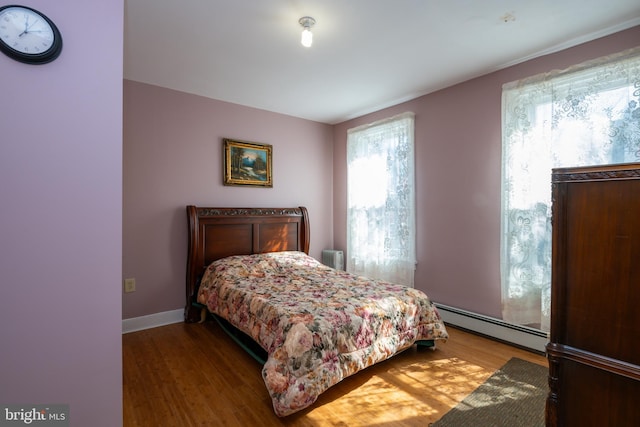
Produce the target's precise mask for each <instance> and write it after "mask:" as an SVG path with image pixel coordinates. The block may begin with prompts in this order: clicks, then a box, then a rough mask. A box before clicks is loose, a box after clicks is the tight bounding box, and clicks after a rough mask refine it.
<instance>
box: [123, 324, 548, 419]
mask: <svg viewBox="0 0 640 427" xmlns="http://www.w3.org/2000/svg"><path fill="white" fill-rule="evenodd" d="M447 329H448V331H449V335H450V338H449V340H448V341H447V342H438V346H437V349H436V350H435V351H432V350H429V349H417V348H416V347H415V346H414V347H413V348H411V349H409V350H406V351H405V352H403V353H401V354H399V355H396V356H395V357H393V358H392V359H390V360H387V361H385V362H383V363H380V364H378V365H375V366H372V367H370V368H368V369H366V370H364V371H362V372H360V373H358V374H356V375H353V376H351V377H349V378H346V379H345V380H343V381H342V382H340V383H339V384H337V385H336V386H334V387H332V388H331V389H329V390H328V391H326V392H325V393H324V394H322V395H321V396H320V398H319V399H318V401H317V402H316V403H315V404H314V405H313V406H312V407H311V408H308V409H306V410H304V411H301V412H298V413H296V414H293V415H291V416H289V417H285V418H278V417H277V416H276V415H275V414H274V413H273V408H272V406H271V400H270V398H269V395H268V393H267V390H266V388H265V385H264V382H263V380H262V376H261V366H260V365H259V363H258V362H256V361H255V360H254V359H253V358H251V357H250V356H249V355H248V354H246V353H245V352H244V350H242V349H241V348H240V347H239V346H238V345H237V344H236V343H235V342H233V341H232V340H231V339H230V338H229V337H228V336H226V334H225V333H224V332H223V331H222V330H221V329H220V327H219V326H218V325H217V324H216V323H214V322H206V323H204V324H185V323H177V324H173V325H168V326H163V327H159V328H154V329H148V330H145V331H140V332H133V333H129V334H125V335H123V338H122V340H123V377H124V378H123V384H124V386H123V406H124V426H125V427H128V426H129V427H132V426H154V427H157V426H171V427H177V426H267V427H268V426H349V427H352V426H420V427H423V426H427V425H429V423H431V422H434V421H436V420H438V419H440V417H442V416H443V415H444V414H445V413H446V412H447V411H449V409H451V408H453V407H454V406H455V405H456V404H457V403H458V402H459V401H461V400H462V399H463V398H464V397H465V396H467V394H469V393H470V392H471V391H473V390H474V389H475V388H476V387H478V386H479V385H480V384H481V383H482V382H484V381H485V380H486V379H487V378H488V377H489V376H490V375H491V374H492V373H493V372H494V371H496V370H497V369H498V368H500V367H501V366H502V365H503V364H504V363H506V362H507V360H509V359H510V358H511V357H519V358H521V359H525V360H529V361H531V362H535V363H538V364H541V365H544V366H547V361H546V359H545V357H544V356H542V355H538V354H535V353H531V352H528V351H526V350H521V349H518V348H515V347H511V346H509V345H506V344H502V343H498V342H495V341H492V340H488V339H486V338H482V337H479V336H476V335H473V334H469V333H466V332H464V331H461V330H458V329H455V328H453V327H451V326H448V328H447Z"/></svg>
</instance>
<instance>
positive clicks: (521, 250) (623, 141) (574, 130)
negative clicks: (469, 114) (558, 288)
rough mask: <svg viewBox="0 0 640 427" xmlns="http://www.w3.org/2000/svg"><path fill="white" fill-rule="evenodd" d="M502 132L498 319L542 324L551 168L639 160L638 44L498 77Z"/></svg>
mask: <svg viewBox="0 0 640 427" xmlns="http://www.w3.org/2000/svg"><path fill="white" fill-rule="evenodd" d="M502 132H503V141H502V150H503V152H502V154H503V156H502V157H503V158H502V165H503V166H502V186H503V188H502V236H501V250H502V254H501V275H502V307H503V319H504V320H506V321H508V322H512V323H516V324H522V325H531V326H533V327H536V328H540V329H542V330H549V315H550V304H551V302H550V299H551V294H550V286H551V221H550V219H551V169H552V168H554V167H568V166H586V165H597V164H608V163H624V162H637V161H640V48H635V49H631V50H628V51H625V52H622V53H620V54H617V55H612V56H609V57H606V58H600V59H598V60H595V61H590V62H588V63H585V64H581V65H578V66H575V67H572V68H570V69H568V70H564V71H555V72H552V73H547V74H543V75H539V76H534V77H531V78H528V79H525V80H521V81H517V82H512V83H508V84H505V85H504V87H503V93H502ZM639 197H640V195H639Z"/></svg>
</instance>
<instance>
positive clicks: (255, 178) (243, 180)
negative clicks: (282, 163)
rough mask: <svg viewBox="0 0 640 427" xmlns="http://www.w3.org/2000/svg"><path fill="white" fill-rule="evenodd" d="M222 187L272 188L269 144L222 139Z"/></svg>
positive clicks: (271, 149)
mask: <svg viewBox="0 0 640 427" xmlns="http://www.w3.org/2000/svg"><path fill="white" fill-rule="evenodd" d="M223 141H224V185H251V186H259V187H273V179H272V171H271V164H272V152H273V148H272V146H271V145H269V144H259V143H256V142H247V141H237V140H232V139H227V138H224V139H223Z"/></svg>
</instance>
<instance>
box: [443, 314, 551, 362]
mask: <svg viewBox="0 0 640 427" xmlns="http://www.w3.org/2000/svg"><path fill="white" fill-rule="evenodd" d="M436 307H437V308H438V312H439V313H440V317H442V320H444V323H445V324H447V323H448V324H451V325H452V326H458V327H460V328H463V329H467V330H469V331H472V332H476V333H478V334H481V335H486V336H489V337H492V338H496V339H498V340H500V341H505V342H508V343H513V344H515V345H517V346H520V347H524V348H528V349H530V350H533V351H536V352H542V353H545V351H546V349H545V348H546V345H547V343H548V342H549V338H548V335H547V333H546V332H543V331H540V330H538V329H533V328H528V327H526V326H521V325H515V324H513V323H508V322H505V321H503V320H500V319H496V318H493V317H489V316H484V315H481V314H477V313H473V312H470V311H466V310H462V309H460V308H455V307H450V306H447V305H444V304H438V303H436Z"/></svg>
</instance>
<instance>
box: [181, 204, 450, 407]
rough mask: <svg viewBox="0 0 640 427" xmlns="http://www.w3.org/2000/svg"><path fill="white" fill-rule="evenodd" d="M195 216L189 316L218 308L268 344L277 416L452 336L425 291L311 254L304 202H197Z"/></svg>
mask: <svg viewBox="0 0 640 427" xmlns="http://www.w3.org/2000/svg"><path fill="white" fill-rule="evenodd" d="M187 216H188V224H189V247H188V257H187V258H188V260H187V280H186V299H187V304H186V307H185V321H187V322H196V321H201V320H202V319H203V313H210V314H211V315H212V316H213V317H214V318H216V319H218V321H219V322H220V324H221V326H222V327H223V329H225V330H226V331H227V332H229V333H230V334H231V335H232V337H234V339H235V340H236V341H237V342H238V343H239V344H241V345H242V346H243V347H244V348H245V349H247V350H249V352H250V353H252V355H254V357H256V354H255V352H253V351H252V350H251V349H252V347H253V348H256V347H257V348H258V352H260V350H262V351H263V354H264V356H265V359H264V360H263V362H264V364H263V368H262V376H263V379H264V381H265V385H266V387H267V390H268V392H269V394H270V396H271V399H272V402H273V409H274V412H275V413H276V415H278V416H281V417H283V416H287V415H290V414H293V413H295V412H298V411H300V410H302V409H305V408H307V407H309V406H311V405H312V404H313V403H314V402H315V401H316V399H317V398H318V396H319V395H320V394H321V393H322V392H324V391H325V390H327V389H328V388H329V387H331V386H333V385H334V384H336V383H338V382H339V381H341V380H342V379H344V378H346V377H348V376H350V375H353V374H355V373H356V372H358V371H360V370H362V369H365V368H367V367H368V366H371V365H373V364H375V363H378V362H381V361H383V360H385V359H388V358H389V357H391V356H393V355H394V354H397V353H399V352H401V351H403V350H406V349H407V348H409V347H411V346H412V345H425V346H432V347H435V342H436V341H437V340H441V339H447V338H448V335H447V331H446V329H445V326H444V324H443V322H442V321H441V318H440V316H439V314H438V312H437V310H436V308H435V306H434V305H433V304H432V302H431V301H430V300H429V299H428V297H427V296H426V295H425V294H424V293H422V292H421V291H419V290H416V289H413V288H408V287H404V286H400V285H396V284H392V283H388V282H383V281H376V280H371V279H368V278H365V277H361V276H354V275H351V274H349V273H347V272H344V271H339V270H335V269H332V268H330V267H327V266H325V265H323V264H321V263H320V262H318V261H317V260H315V259H314V258H312V257H310V256H309V255H308V254H309V216H308V213H307V210H306V209H305V208H304V207H295V208H210V207H196V206H192V205H190V206H187ZM247 339H248V340H247ZM256 359H257V360H261V359H260V358H259V357H256Z"/></svg>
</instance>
